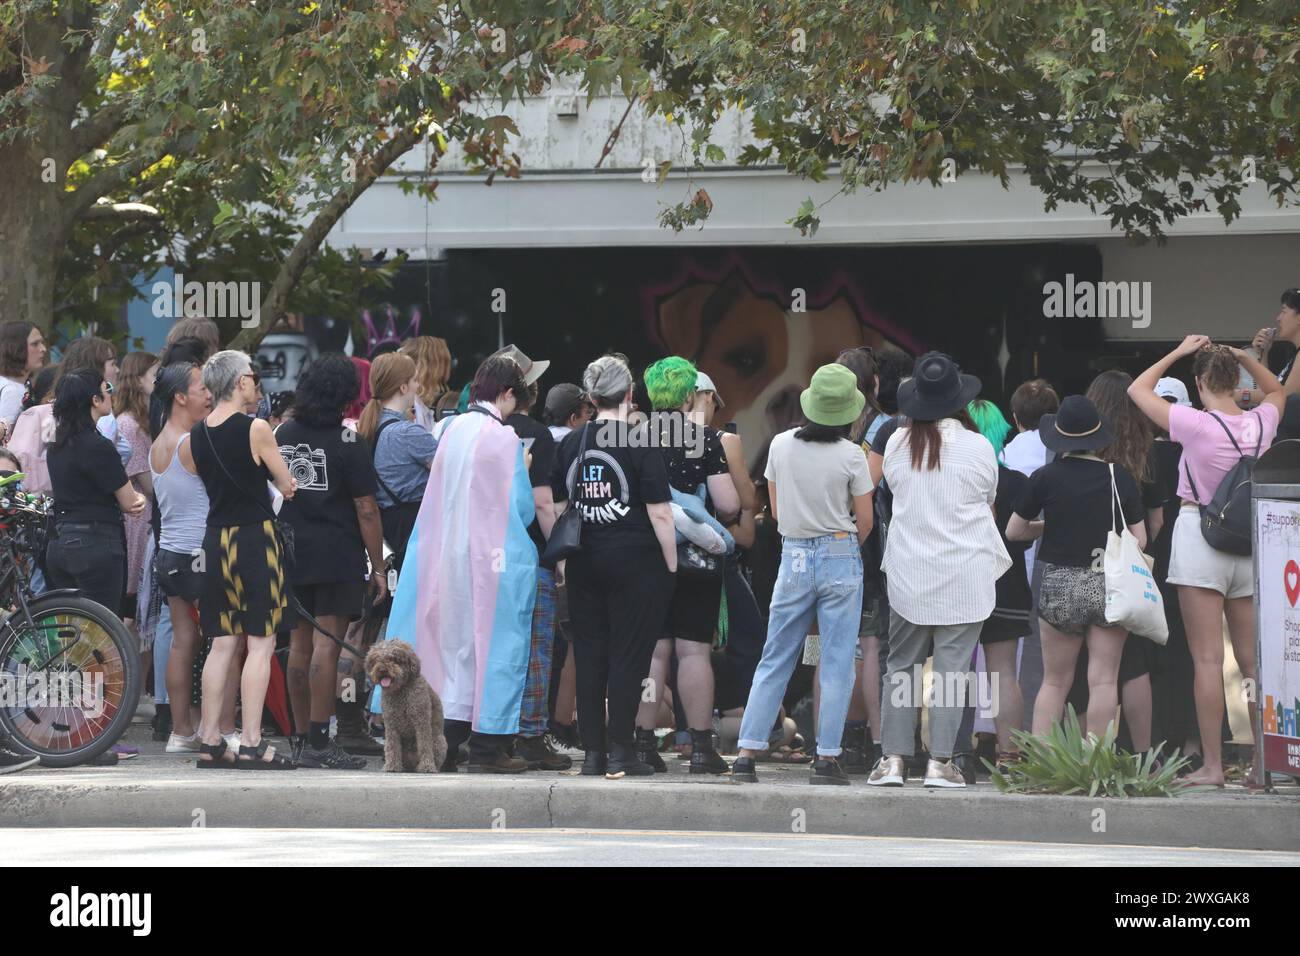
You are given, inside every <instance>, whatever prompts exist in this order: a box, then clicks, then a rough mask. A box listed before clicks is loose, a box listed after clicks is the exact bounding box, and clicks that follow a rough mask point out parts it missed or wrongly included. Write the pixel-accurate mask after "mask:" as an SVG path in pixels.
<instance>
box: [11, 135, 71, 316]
mask: <svg viewBox="0 0 1300 956" xmlns="http://www.w3.org/2000/svg"><path fill="white" fill-rule="evenodd" d="M46 158H47V157H46V156H44V155H41V150H40V149H39V148H38V147H36V146H34V145H33V144H32V143H30V142H27V141H24V140H19V141H18V142H15V143H10V144H7V145H0V321H4V322H10V321H14V320H22V321H26V322H31V323H33V324H34V325H36V326H38V327H39V328H40V329H41V331H42V332H44V333H45V335H46V337H47V338H48V337H49V334H50V329H51V327H52V326H53V324H54V291H55V286H56V284H57V280H58V269H59V257H60V255H61V254H62V253H63V246H64V243H65V242H66V239H67V237H66V235H65V232H64V227H63V219H64V213H63V211H62V203H61V199H62V197H63V177H64V175H65V174H66V170H55V171H54V173H53V180H54V181H52V182H43V181H42V172H43V171H48V170H50V169H51V168H52V163H46V162H45V160H46ZM50 159H51V160H53V157H50ZM50 176H51V173H49V172H46V177H47V178H50Z"/></svg>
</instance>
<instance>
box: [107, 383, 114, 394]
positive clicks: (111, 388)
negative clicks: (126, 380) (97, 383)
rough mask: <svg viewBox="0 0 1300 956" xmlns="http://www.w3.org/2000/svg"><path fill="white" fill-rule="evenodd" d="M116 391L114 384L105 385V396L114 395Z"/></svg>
mask: <svg viewBox="0 0 1300 956" xmlns="http://www.w3.org/2000/svg"><path fill="white" fill-rule="evenodd" d="M114 391H115V389H114V388H113V383H112V382H105V383H104V394H105V395H112V394H113V392H114Z"/></svg>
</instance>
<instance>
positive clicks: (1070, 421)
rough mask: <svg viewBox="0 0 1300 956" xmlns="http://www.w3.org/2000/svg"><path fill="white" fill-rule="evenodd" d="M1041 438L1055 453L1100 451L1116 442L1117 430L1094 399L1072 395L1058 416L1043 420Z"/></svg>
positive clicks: (1039, 432) (1062, 406) (1040, 431)
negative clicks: (1112, 427)
mask: <svg viewBox="0 0 1300 956" xmlns="http://www.w3.org/2000/svg"><path fill="white" fill-rule="evenodd" d="M1038 437H1039V438H1041V439H1042V441H1043V444H1044V445H1046V446H1047V447H1048V448H1050V449H1052V451H1055V452H1067V451H1096V450H1097V449H1098V448H1105V447H1106V446H1107V445H1109V444H1110V443H1111V442H1113V441H1114V440H1115V433H1114V432H1112V431H1111V430H1110V425H1109V424H1108V423H1107V422H1106V419H1105V418H1103V417H1102V414H1101V412H1099V411H1097V406H1096V405H1094V404H1093V403H1092V401H1091V400H1090V399H1088V398H1086V397H1085V396H1083V395H1070V396H1068V397H1067V398H1066V399H1065V401H1063V402H1061V407H1060V409H1059V410H1058V411H1057V413H1056V414H1055V415H1044V416H1043V417H1042V418H1041V419H1039V422H1038Z"/></svg>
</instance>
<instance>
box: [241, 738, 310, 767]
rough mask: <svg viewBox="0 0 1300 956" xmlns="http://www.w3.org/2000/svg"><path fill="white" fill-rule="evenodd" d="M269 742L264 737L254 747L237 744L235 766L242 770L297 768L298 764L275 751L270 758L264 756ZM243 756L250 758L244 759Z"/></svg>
mask: <svg viewBox="0 0 1300 956" xmlns="http://www.w3.org/2000/svg"><path fill="white" fill-rule="evenodd" d="M269 743H270V741H269V740H267V739H266V738H265V737H263V738H262V742H261V743H260V744H258V745H257V746H256V747H246V746H244V745H243V744H240V745H239V763H238V765H237V766H239V767H240V768H242V769H244V770H297V769H298V766H297V764H295V763H294V762H293V761H292V760H290V759H289V758H288V757H286V756H284V755H283V754H280V753H277V754H275V755H274V756H272V757H271V759H270V760H266V759H264V758H265V757H266V747H267V745H268V744H269ZM244 757H249V758H251V759H249V760H245V759H244Z"/></svg>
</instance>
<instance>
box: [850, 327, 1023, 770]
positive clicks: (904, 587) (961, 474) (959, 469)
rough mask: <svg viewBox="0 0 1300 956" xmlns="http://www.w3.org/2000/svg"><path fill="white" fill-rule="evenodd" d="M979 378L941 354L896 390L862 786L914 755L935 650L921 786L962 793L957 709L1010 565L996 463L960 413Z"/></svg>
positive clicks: (965, 697)
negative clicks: (878, 735)
mask: <svg viewBox="0 0 1300 956" xmlns="http://www.w3.org/2000/svg"><path fill="white" fill-rule="evenodd" d="M979 391H980V381H979V379H977V378H976V377H975V376H973V375H963V374H962V372H961V369H959V368H958V367H957V364H956V363H955V362H954V361H953V360H952V359H951V358H950V357H948V356H947V355H944V354H943V353H941V352H930V353H928V354H926V355H923V356H921V357H920V358H919V359H918V360H917V362H916V368H915V370H914V373H913V377H912V378H911V379H910V380H908V381H906V382H904V383H903V384H902V385H900V386H899V387H898V409H899V412H900V413H901V414H903V415H905V416H907V422H906V423H905V424H903V425H901V426H900V427H899V428H898V430H897V431H895V432H894V434H893V435H892V436H891V437H890V439H889V443H888V444H887V445H886V447H885V455H884V470H885V480H886V481H887V482H888V483H889V488H890V490H891V491H892V493H893V501H894V505H893V517H892V519H891V521H890V524H889V534H888V536H887V537H886V540H885V559H884V563H883V565H882V566H883V569H884V571H885V576H886V581H887V582H888V589H889V612H890V614H889V673H888V676H887V677H886V680H885V692H884V701H883V704H882V708H881V709H882V713H881V725H882V727H881V730H882V736H883V738H884V739H883V741H882V750H883V756H882V757H881V759H880V762H879V763H878V764H877V765H876V767H875V769H874V770H873V771H872V772H871V776H870V777H868V778H867V782H868V783H869V784H871V785H872V786H877V787H881V786H884V787H901V786H902V785H903V779H904V777H905V776H906V770H905V765H906V758H908V757H911V756H912V754H913V751H914V749H915V743H914V740H915V731H916V715H917V707H918V706H919V705H920V703H921V697H922V688H921V686H920V680H919V676H920V674H921V668H922V666H923V665H924V663H925V659H926V657H928V656H929V654H930V647H931V644H933V647H934V688H935V692H936V694H935V697H936V699H935V701H934V702H933V703H932V704H931V707H930V762H929V765H928V766H927V768H926V771H925V786H927V787H964V786H966V781H965V779H964V778H963V777H962V774H961V771H960V769H958V768H957V766H956V765H955V764H953V762H952V754H953V745H954V743H955V742H956V738H957V729H958V727H959V725H960V724H961V717H962V708H963V706H964V705H965V704H966V703H967V702H968V701H969V699H970V695H971V694H972V693H973V692H974V688H973V686H972V682H973V677H974V675H973V674H972V673H971V656H972V655H973V654H974V652H975V645H976V644H977V643H978V642H979V635H980V629H981V627H982V626H983V624H984V621H985V619H986V618H988V616H989V615H990V614H991V613H992V612H993V605H994V601H995V583H996V581H997V579H998V578H999V577H1001V576H1002V573H1003V572H1004V571H1006V570H1007V568H1009V567H1011V556H1010V555H1009V554H1007V549H1006V546H1005V545H1003V543H1002V538H1001V536H1000V535H999V534H998V529H997V524H996V522H995V520H994V512H993V502H994V499H995V498H996V497H997V489H998V462H997V457H996V455H995V454H994V452H993V446H992V445H990V444H989V441H988V439H987V438H985V437H984V436H983V435H981V434H980V433H979V432H978V431H977V430H976V429H975V426H974V424H973V423H972V422H971V420H970V416H969V415H968V414H967V413H966V404H967V403H968V402H969V401H970V400H971V399H973V398H974V397H975V396H976V395H978V394H979Z"/></svg>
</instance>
